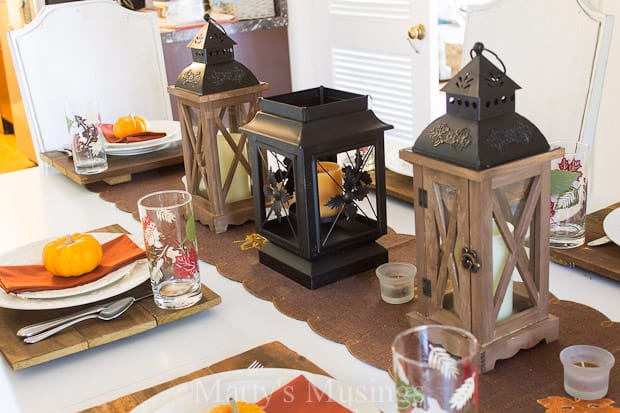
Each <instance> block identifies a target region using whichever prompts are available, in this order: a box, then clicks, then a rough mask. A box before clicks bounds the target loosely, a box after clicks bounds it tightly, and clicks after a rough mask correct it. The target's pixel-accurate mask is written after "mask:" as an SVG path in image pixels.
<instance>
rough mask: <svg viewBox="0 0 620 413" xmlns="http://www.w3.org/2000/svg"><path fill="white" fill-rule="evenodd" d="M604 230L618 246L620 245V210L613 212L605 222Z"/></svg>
mask: <svg viewBox="0 0 620 413" xmlns="http://www.w3.org/2000/svg"><path fill="white" fill-rule="evenodd" d="M603 230H604V231H605V235H607V236H608V237H609V239H610V240H612V241H613V242H614V243H615V244H616V245H620V208H616V209H614V210H613V211H611V212H610V213H609V214H607V216H606V217H605V219H604V220H603Z"/></svg>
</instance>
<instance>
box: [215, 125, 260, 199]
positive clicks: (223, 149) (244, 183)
mask: <svg viewBox="0 0 620 413" xmlns="http://www.w3.org/2000/svg"><path fill="white" fill-rule="evenodd" d="M230 136H231V137H232V138H233V140H234V141H235V143H236V144H239V139H241V134H240V133H231V134H230ZM217 152H218V159H219V160H220V176H221V177H222V185H224V182H225V181H226V176H228V171H229V170H230V166H231V164H232V161H233V159H234V157H235V152H234V151H233V150H232V148H231V147H230V145H229V144H228V142H227V141H226V139H225V138H224V135H222V134H221V133H218V134H217ZM243 153H244V156H245V154H246V150H245V148H244V149H243ZM251 195H252V191H251V187H250V176H249V174H248V172H247V171H246V170H245V168H244V167H243V165H242V164H241V162H239V163H238V164H237V169H236V170H235V174H234V175H233V179H232V182H231V183H230V189H229V190H228V195H226V202H235V201H239V200H241V199H245V198H248V197H250V196H251Z"/></svg>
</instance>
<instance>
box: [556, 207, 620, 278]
mask: <svg viewBox="0 0 620 413" xmlns="http://www.w3.org/2000/svg"><path fill="white" fill-rule="evenodd" d="M616 208H620V202H618V203H615V204H613V205H610V206H608V207H607V208H605V209H601V210H599V211H596V212H593V213H591V214H588V216H587V218H586V243H587V242H588V241H592V240H594V239H597V238H600V237H602V236H604V235H605V231H603V220H604V219H605V217H606V216H607V214H609V213H610V212H611V211H613V210H614V209H616ZM551 260H552V261H554V262H557V263H558V264H562V265H568V266H571V267H578V268H583V269H584V270H588V271H591V272H593V273H595V274H600V275H602V276H604V277H607V278H611V279H612V280H616V281H620V246H618V245H616V244H614V243H613V242H610V243H609V244H606V245H601V246H598V247H588V246H587V245H582V246H581V247H577V248H571V249H566V250H558V249H554V248H551Z"/></svg>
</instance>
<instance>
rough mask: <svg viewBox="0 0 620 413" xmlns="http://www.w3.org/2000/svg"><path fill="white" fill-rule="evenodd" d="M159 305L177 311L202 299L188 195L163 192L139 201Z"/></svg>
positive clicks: (150, 268)
mask: <svg viewBox="0 0 620 413" xmlns="http://www.w3.org/2000/svg"><path fill="white" fill-rule="evenodd" d="M138 210H139V213H140V221H141V222H142V232H143V235H144V245H145V248H146V255H147V259H148V263H149V270H150V274H151V286H152V287H153V297H154V299H155V304H156V305H157V306H158V307H160V308H163V309H169V310H176V309H180V308H186V307H190V306H192V305H194V304H195V303H197V302H198V301H200V299H201V298H202V290H201V283H200V271H199V269H198V244H197V241H196V223H195V221H194V212H193V209H192V196H191V194H190V193H189V192H187V191H176V190H172V191H160V192H154V193H152V194H148V195H145V196H144V197H142V198H140V199H139V200H138Z"/></svg>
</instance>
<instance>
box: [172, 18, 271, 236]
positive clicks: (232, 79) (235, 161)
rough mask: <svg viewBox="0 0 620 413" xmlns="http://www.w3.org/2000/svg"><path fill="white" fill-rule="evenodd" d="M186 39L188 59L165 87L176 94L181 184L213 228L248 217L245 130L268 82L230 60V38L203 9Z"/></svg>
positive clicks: (222, 228)
mask: <svg viewBox="0 0 620 413" xmlns="http://www.w3.org/2000/svg"><path fill="white" fill-rule="evenodd" d="M205 20H207V24H206V25H205V26H203V28H202V30H200V32H199V33H198V34H197V35H196V37H195V38H194V39H193V40H192V41H191V42H190V44H189V46H188V47H190V48H191V49H192V58H193V63H192V64H190V65H189V66H188V67H187V68H185V69H184V70H183V71H182V72H181V74H180V75H179V77H178V79H177V81H176V84H175V86H169V87H168V92H169V93H170V94H171V95H173V96H176V97H177V101H178V108H179V120H180V122H181V134H182V137H183V141H182V142H183V162H184V164H185V175H186V178H187V189H188V191H189V192H190V193H191V194H192V195H193V206H194V212H195V214H196V218H197V219H198V220H199V221H200V222H201V223H203V224H205V225H208V226H209V227H210V228H211V230H213V231H215V232H216V233H221V232H224V231H226V230H227V229H228V225H230V224H232V225H240V224H243V223H244V222H246V221H248V220H252V219H253V218H254V201H253V199H252V192H251V185H250V173H251V170H250V163H249V161H248V159H247V135H246V134H245V133H241V132H240V131H239V126H241V125H243V124H245V123H246V122H248V121H249V120H250V119H252V118H253V117H254V115H255V114H256V112H257V111H258V98H259V97H260V96H261V94H262V92H263V91H265V90H267V89H268V88H269V85H267V84H266V83H259V82H258V80H256V77H255V76H254V75H253V74H252V72H250V70H248V69H247V68H246V67H245V66H243V65H242V64H241V63H239V62H236V61H235V60H234V58H235V56H234V51H233V46H234V44H235V42H234V41H233V40H232V39H231V38H230V37H228V36H227V35H226V32H225V31H224V29H223V28H222V27H221V26H220V25H219V24H217V23H216V22H215V21H214V20H213V19H211V18H210V17H209V15H208V14H207V15H205Z"/></svg>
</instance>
